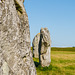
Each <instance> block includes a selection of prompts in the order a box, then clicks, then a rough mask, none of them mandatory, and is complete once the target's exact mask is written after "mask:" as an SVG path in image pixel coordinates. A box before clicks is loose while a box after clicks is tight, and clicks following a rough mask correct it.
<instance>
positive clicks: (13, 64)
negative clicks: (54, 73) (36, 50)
mask: <svg viewBox="0 0 75 75" xmlns="http://www.w3.org/2000/svg"><path fill="white" fill-rule="evenodd" d="M15 1H17V3H18V4H19V6H20V7H21V9H22V13H20V12H19V11H17V10H18V9H17V8H16V5H15ZM0 75H36V70H35V65H34V63H33V59H32V53H31V50H30V31H29V23H28V16H27V14H26V11H25V9H24V6H23V0H22V1H21V0H0Z"/></svg>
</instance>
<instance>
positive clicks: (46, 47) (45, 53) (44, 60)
mask: <svg viewBox="0 0 75 75" xmlns="http://www.w3.org/2000/svg"><path fill="white" fill-rule="evenodd" d="M50 52H51V40H50V33H49V30H48V29H47V28H41V30H40V43H39V63H40V64H41V66H42V67H45V66H47V67H48V66H49V65H50V62H51V57H50Z"/></svg>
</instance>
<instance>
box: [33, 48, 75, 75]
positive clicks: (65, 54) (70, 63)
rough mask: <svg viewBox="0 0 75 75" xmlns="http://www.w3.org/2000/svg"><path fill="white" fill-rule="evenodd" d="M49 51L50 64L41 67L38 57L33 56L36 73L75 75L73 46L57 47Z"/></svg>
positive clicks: (43, 74)
mask: <svg viewBox="0 0 75 75" xmlns="http://www.w3.org/2000/svg"><path fill="white" fill-rule="evenodd" d="M54 49H55V50H52V51H51V64H50V66H49V67H44V68H42V67H41V66H40V65H39V59H36V58H33V59H34V62H35V65H36V70H37V75H75V51H74V50H75V48H68V49H67V50H66V49H65V48H64V49H61V50H60V49H59V50H58V49H57V48H54Z"/></svg>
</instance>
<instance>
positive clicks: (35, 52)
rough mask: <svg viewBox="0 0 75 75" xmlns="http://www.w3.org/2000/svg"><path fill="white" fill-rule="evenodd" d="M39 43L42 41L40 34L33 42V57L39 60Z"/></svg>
mask: <svg viewBox="0 0 75 75" xmlns="http://www.w3.org/2000/svg"><path fill="white" fill-rule="evenodd" d="M39 41H40V33H38V34H37V35H36V36H35V37H34V39H33V42H32V47H33V57H35V58H39Z"/></svg>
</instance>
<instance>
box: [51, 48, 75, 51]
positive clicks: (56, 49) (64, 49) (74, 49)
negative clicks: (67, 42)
mask: <svg viewBox="0 0 75 75" xmlns="http://www.w3.org/2000/svg"><path fill="white" fill-rule="evenodd" d="M51 50H52V51H75V47H67V48H57V47H52V48H51Z"/></svg>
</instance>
